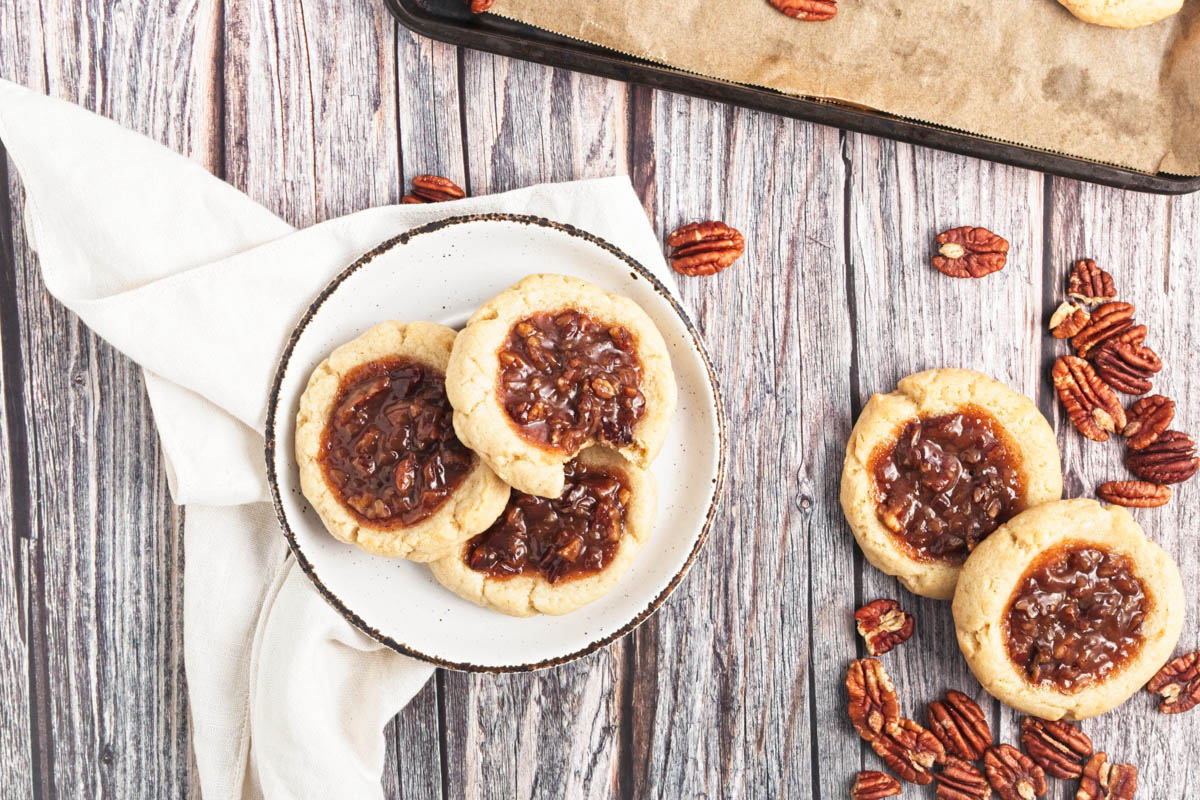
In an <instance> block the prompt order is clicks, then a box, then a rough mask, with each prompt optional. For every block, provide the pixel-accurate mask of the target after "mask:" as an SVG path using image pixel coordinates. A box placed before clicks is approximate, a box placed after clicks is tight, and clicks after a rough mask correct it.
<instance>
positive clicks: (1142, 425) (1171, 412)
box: [1122, 394, 1175, 450]
mask: <svg viewBox="0 0 1200 800" xmlns="http://www.w3.org/2000/svg"><path fill="white" fill-rule="evenodd" d="M1126 417H1127V420H1126V422H1125V430H1123V431H1122V433H1124V434H1125V435H1126V436H1128V437H1129V446H1130V447H1132V448H1133V449H1134V450H1145V449H1146V448H1147V447H1148V446H1150V445H1151V444H1154V440H1155V439H1157V438H1158V437H1159V436H1160V435H1161V434H1162V432H1163V431H1165V430H1166V429H1167V428H1169V427H1171V421H1172V420H1174V419H1175V401H1174V400H1172V399H1171V398H1169V397H1163V396H1162V395H1161V394H1152V395H1150V396H1149V397H1143V398H1142V399H1140V400H1138V401H1137V402H1136V403H1134V404H1133V405H1131V406H1130V407H1129V413H1128V414H1126Z"/></svg>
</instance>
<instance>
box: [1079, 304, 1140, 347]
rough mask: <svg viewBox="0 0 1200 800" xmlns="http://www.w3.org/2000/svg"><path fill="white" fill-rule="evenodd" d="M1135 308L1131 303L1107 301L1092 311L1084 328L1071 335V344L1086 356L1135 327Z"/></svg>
mask: <svg viewBox="0 0 1200 800" xmlns="http://www.w3.org/2000/svg"><path fill="white" fill-rule="evenodd" d="M1133 310H1134V309H1133V306H1131V305H1130V304H1129V303H1105V304H1104V305H1102V306H1100V307H1099V308H1097V309H1096V310H1095V311H1093V312H1092V316H1091V318H1090V319H1088V324H1087V325H1085V326H1084V327H1083V330H1081V331H1080V332H1079V333H1077V334H1075V335H1074V336H1072V337H1071V346H1072V347H1074V348H1075V352H1077V353H1078V354H1079V355H1081V356H1083V357H1085V358H1086V357H1087V355H1088V353H1090V352H1091V351H1092V350H1093V349H1095V348H1097V347H1099V346H1100V345H1102V344H1104V343H1105V342H1107V341H1108V340H1109V339H1113V338H1115V337H1117V336H1120V335H1121V334H1123V333H1127V332H1129V331H1130V330H1131V329H1132V328H1133V326H1134V325H1133ZM1142 338H1143V339H1145V336H1144V335H1143V336H1142ZM1139 344H1140V342H1139Z"/></svg>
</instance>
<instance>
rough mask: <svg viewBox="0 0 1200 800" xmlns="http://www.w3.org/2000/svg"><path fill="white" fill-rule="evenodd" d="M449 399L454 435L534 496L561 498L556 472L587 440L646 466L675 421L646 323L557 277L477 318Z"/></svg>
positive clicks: (665, 367) (660, 352) (658, 337)
mask: <svg viewBox="0 0 1200 800" xmlns="http://www.w3.org/2000/svg"><path fill="white" fill-rule="evenodd" d="M446 392H447V394H448V395H449V397H450V403H451V404H452V405H453V406H454V429H455V430H456V431H457V432H458V437H459V439H461V440H462V441H463V443H464V444H466V445H467V446H468V447H470V448H471V449H472V450H474V451H475V452H476V453H478V454H479V456H480V458H482V459H483V460H484V462H485V463H487V465H488V466H490V467H491V468H492V469H493V470H494V471H495V472H496V474H497V475H499V476H500V477H501V478H502V479H504V481H505V482H507V483H508V484H509V485H511V486H512V487H513V488H514V489H517V490H519V491H522V492H526V493H527V494H534V495H538V496H540V497H558V495H559V493H560V492H561V491H562V487H563V465H564V464H565V463H566V462H568V461H570V460H571V459H572V458H574V457H575V455H576V454H577V453H579V452H580V451H581V450H582V449H583V448H585V447H588V446H589V445H592V444H603V445H606V446H609V447H612V448H613V449H615V450H617V451H618V452H619V453H621V454H622V455H623V456H625V457H626V458H628V459H629V460H630V461H632V462H633V463H634V464H635V465H637V466H639V467H643V468H645V467H648V466H649V465H650V462H651V461H653V460H654V458H655V457H656V456H657V455H658V452H659V450H660V449H661V448H662V444H663V440H664V439H665V438H666V435H667V429H668V428H669V427H670V423H671V417H672V415H673V414H674V413H675V376H674V374H673V373H672V372H671V360H670V357H669V356H668V355H667V346H666V343H665V342H664V341H663V338H662V334H660V333H659V332H658V329H657V328H655V327H654V323H653V322H651V320H650V317H648V316H647V315H646V312H645V311H643V310H642V309H641V308H640V307H638V305H637V304H636V303H634V302H633V301H632V300H629V299H627V298H624V297H619V296H617V295H613V294H609V293H608V292H605V291H603V290H602V289H600V288H598V287H596V286H593V285H592V284H590V283H588V282H586V281H583V280H580V279H578V278H571V277H567V276H565V275H531V276H529V277H528V278H525V279H524V280H522V281H520V282H519V283H517V284H516V285H514V286H512V287H511V288H509V289H507V290H506V291H504V292H502V293H501V294H499V295H497V296H496V297H494V298H492V299H491V300H489V301H488V302H487V303H486V304H485V305H484V306H483V307H482V308H480V309H479V310H478V311H477V312H475V314H474V315H472V317H471V319H470V320H468V322H467V327H466V328H465V329H463V331H462V332H461V333H460V334H459V336H458V339H457V340H456V341H455V343H454V352H453V353H452V354H451V356H450V363H449V365H448V366H447V368H446Z"/></svg>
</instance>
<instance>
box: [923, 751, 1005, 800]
mask: <svg viewBox="0 0 1200 800" xmlns="http://www.w3.org/2000/svg"><path fill="white" fill-rule="evenodd" d="M936 777H937V783H938V788H937V796H938V798H939V800H988V798H990V797H991V796H992V787H991V786H989V785H988V782H987V778H985V777H984V776H983V773H982V772H980V770H979V767H976V766H975V765H974V764H971V763H970V762H968V761H963V760H962V759H961V758H955V757H954V756H946V763H945V765H944V766H943V767H942V771H941V772H940V773H938V775H937V776H936Z"/></svg>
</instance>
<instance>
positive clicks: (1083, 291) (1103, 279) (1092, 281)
mask: <svg viewBox="0 0 1200 800" xmlns="http://www.w3.org/2000/svg"><path fill="white" fill-rule="evenodd" d="M1067 294H1068V295H1069V296H1070V297H1071V299H1073V300H1078V301H1079V302H1081V303H1085V304H1087V305H1089V306H1094V305H1096V304H1097V303H1103V302H1104V301H1105V300H1111V299H1113V298H1114V297H1116V296H1117V290H1116V287H1115V286H1114V285H1113V279H1112V275H1109V274H1108V273H1107V272H1105V271H1104V270H1102V269H1100V267H1098V266H1096V262H1095V261H1092V260H1091V259H1090V258H1085V259H1082V260H1080V261H1076V262H1075V266H1074V267H1073V268H1072V269H1071V275H1070V277H1069V278H1067Z"/></svg>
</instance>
